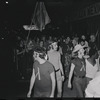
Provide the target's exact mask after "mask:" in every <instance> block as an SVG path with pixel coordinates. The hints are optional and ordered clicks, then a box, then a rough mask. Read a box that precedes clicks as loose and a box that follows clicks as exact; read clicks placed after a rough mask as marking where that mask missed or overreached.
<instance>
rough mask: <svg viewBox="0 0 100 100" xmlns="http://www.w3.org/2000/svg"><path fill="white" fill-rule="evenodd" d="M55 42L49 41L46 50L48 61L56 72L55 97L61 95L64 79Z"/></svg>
mask: <svg viewBox="0 0 100 100" xmlns="http://www.w3.org/2000/svg"><path fill="white" fill-rule="evenodd" d="M57 48H58V46H57V42H56V41H51V42H50V45H49V50H48V53H47V54H48V61H49V62H50V63H52V64H53V66H54V68H55V72H56V81H57V97H61V96H62V85H63V81H64V72H63V66H62V64H61V56H60V53H59V52H58V51H57Z"/></svg>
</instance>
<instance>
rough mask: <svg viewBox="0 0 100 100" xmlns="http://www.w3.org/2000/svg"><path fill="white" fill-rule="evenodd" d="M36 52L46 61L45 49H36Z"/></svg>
mask: <svg viewBox="0 0 100 100" xmlns="http://www.w3.org/2000/svg"><path fill="white" fill-rule="evenodd" d="M34 51H35V52H37V53H39V57H40V58H41V59H45V56H46V50H45V49H44V48H43V47H39V46H37V47H35V49H34Z"/></svg>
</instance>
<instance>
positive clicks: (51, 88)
mask: <svg viewBox="0 0 100 100" xmlns="http://www.w3.org/2000/svg"><path fill="white" fill-rule="evenodd" d="M33 57H34V59H35V62H34V65H33V72H32V76H31V80H30V86H29V91H28V94H27V97H31V93H32V88H33V87H34V91H33V97H54V93H55V84H56V83H55V71H54V67H53V65H52V64H51V63H49V62H48V61H47V60H45V57H46V51H45V49H43V48H41V47H36V48H35V50H34V54H33Z"/></svg>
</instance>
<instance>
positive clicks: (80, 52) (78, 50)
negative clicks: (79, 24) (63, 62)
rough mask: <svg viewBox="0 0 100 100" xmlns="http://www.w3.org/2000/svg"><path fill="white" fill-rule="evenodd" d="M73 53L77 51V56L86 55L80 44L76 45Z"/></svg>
mask: <svg viewBox="0 0 100 100" xmlns="http://www.w3.org/2000/svg"><path fill="white" fill-rule="evenodd" d="M73 53H76V54H77V56H84V48H83V47H82V46H81V45H80V44H78V45H76V46H75V47H74V50H73Z"/></svg>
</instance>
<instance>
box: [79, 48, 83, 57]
mask: <svg viewBox="0 0 100 100" xmlns="http://www.w3.org/2000/svg"><path fill="white" fill-rule="evenodd" d="M79 53H80V55H81V56H84V49H83V48H82V49H80V50H79Z"/></svg>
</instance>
